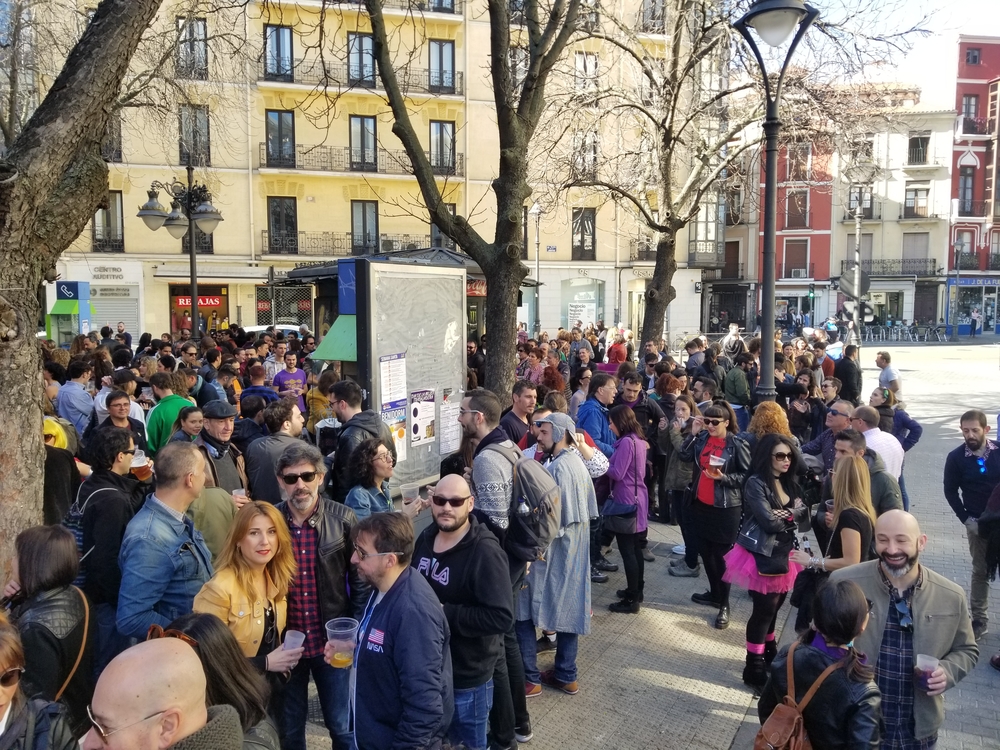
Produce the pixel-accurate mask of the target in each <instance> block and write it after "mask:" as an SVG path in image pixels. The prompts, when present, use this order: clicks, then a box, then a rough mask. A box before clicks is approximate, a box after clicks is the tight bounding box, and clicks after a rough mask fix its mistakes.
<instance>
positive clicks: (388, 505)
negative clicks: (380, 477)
mask: <svg viewBox="0 0 1000 750" xmlns="http://www.w3.org/2000/svg"><path fill="white" fill-rule="evenodd" d="M344 505H346V506H347V507H348V508H350V509H351V510H353V511H354V514H355V515H356V516H357V517H358V518H359V519H361V518H365V517H366V516H370V515H371V514H372V513H386V512H389V511H391V510H393V505H392V497H391V496H390V495H389V482H388V481H385V482H382V486H381V487H379V488H378V489H376V488H374V487H364V486H362V485H360V484H356V485H354V486H353V487H351V491H350V492H348V493H347V498H346V499H345V500H344Z"/></svg>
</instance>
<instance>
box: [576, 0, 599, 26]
mask: <svg viewBox="0 0 1000 750" xmlns="http://www.w3.org/2000/svg"><path fill="white" fill-rule="evenodd" d="M600 8H601V5H600V0H580V10H579V11H578V13H579V15H578V16H577V20H578V24H579V25H578V28H580V29H582V30H583V31H597V30H598V29H599V28H600V27H601V10H600Z"/></svg>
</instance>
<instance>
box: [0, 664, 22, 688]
mask: <svg viewBox="0 0 1000 750" xmlns="http://www.w3.org/2000/svg"><path fill="white" fill-rule="evenodd" d="M22 674H24V667H12V668H10V669H8V670H7V671H6V672H4V673H3V674H0V687H5V688H9V687H14V685H16V684H17V683H19V682H20V681H21V675H22Z"/></svg>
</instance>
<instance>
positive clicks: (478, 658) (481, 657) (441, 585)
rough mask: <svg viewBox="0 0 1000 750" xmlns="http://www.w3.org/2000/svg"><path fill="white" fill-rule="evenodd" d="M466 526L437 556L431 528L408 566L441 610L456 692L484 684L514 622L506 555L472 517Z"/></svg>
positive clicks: (490, 533)
mask: <svg viewBox="0 0 1000 750" xmlns="http://www.w3.org/2000/svg"><path fill="white" fill-rule="evenodd" d="M469 524H470V525H469V532H468V533H467V534H466V535H465V536H464V537H463V538H462V541H460V542H459V543H458V544H456V545H455V546H454V547H452V548H451V549H450V550H448V551H447V552H442V553H441V554H437V553H435V552H434V539H435V537H436V536H437V533H438V530H437V526H436V525H435V524H433V523H432V524H431V525H430V526H428V527H427V528H426V529H424V531H423V533H422V534H421V535H420V536H419V537H417V540H416V547H415V549H414V550H413V559H412V560H411V561H410V565H412V566H413V567H414V568H416V569H417V572H418V573H420V574H421V575H422V576H423V577H424V578H426V579H427V582H428V583H429V584H430V585H431V588H432V589H434V593H435V594H437V598H438V599H439V600H440V601H441V604H443V605H444V614H445V616H446V617H447V618H448V625H449V627H450V628H451V662H452V671H453V672H454V674H455V689H456V690H467V689H469V688H474V687H479V686H480V685H485V684H486V683H487V682H489V680H490V679H491V678H492V677H493V667H494V665H495V664H496V660H497V657H498V656H499V655H500V652H501V651H502V650H503V634H504V633H506V632H507V630H508V629H509V628H510V626H511V625H512V624H513V622H514V602H513V597H512V596H511V595H510V572H509V563H508V561H507V554H506V553H505V552H504V551H503V549H501V547H500V543H499V542H498V541H497V538H496V537H495V536H494V535H493V534H492V532H490V530H489V529H487V528H486V526H484V525H483V524H481V523H479V521H477V520H476V517H475V516H469Z"/></svg>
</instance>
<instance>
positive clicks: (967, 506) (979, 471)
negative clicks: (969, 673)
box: [944, 409, 1000, 640]
mask: <svg viewBox="0 0 1000 750" xmlns="http://www.w3.org/2000/svg"><path fill="white" fill-rule="evenodd" d="M959 424H960V425H961V428H962V437H963V439H964V444H963V445H960V446H959V447H958V448H955V450H953V451H951V453H949V454H948V457H947V458H946V459H945V462H944V496H945V499H946V500H947V501H948V504H949V505H950V506H951V509H952V510H953V511H955V515H956V516H958V520H959V521H961V522H962V523H963V524H965V533H966V536H967V537H968V539H969V552H970V554H971V555H972V586H971V591H970V596H969V608H970V609H971V610H972V629H973V630H974V631H975V633H976V640H979V639H980V638H982V637H983V636H984V635H986V633H987V632H989V614H988V608H989V594H990V584H989V575H988V573H987V565H986V548H987V542H988V539H987V537H986V536H981V535H980V533H979V516H981V515H982V514H983V511H984V510H986V504H987V502H988V501H989V499H990V495H991V494H992V492H993V490H994V489H995V488H996V487H997V485H1000V450H997V448H998V447H1000V446H998V445H997V443H995V442H994V441H992V440H990V439H989V438H988V437H987V435H989V432H990V426H989V424H988V423H987V421H986V415H985V414H984V413H983V412H981V411H979V410H978V409H971V410H970V411H967V412H965V414H963V415H962V418H961V419H960V420H959Z"/></svg>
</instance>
